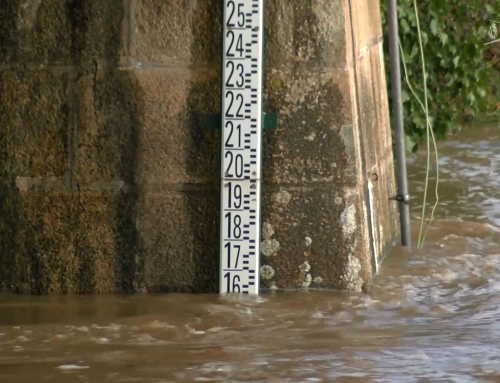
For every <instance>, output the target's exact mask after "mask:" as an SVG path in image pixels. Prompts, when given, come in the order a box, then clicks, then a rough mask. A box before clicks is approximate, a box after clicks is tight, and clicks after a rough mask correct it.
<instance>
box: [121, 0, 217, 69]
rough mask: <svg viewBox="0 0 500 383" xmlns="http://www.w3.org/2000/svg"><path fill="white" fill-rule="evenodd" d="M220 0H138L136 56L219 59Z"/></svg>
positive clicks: (134, 37)
mask: <svg viewBox="0 0 500 383" xmlns="http://www.w3.org/2000/svg"><path fill="white" fill-rule="evenodd" d="M221 5H222V3H221V2H220V1H214V0H205V1H192V0H189V1H185V0H170V1H155V0H141V1H136V2H134V4H133V7H132V25H131V31H132V36H131V47H130V54H131V55H132V56H133V57H136V58H138V59H143V60H149V61H168V60H180V61H191V62H219V61H220V56H221V53H220V52H221V31H222V28H221V22H220V21H221V19H222V16H221V8H222V7H221Z"/></svg>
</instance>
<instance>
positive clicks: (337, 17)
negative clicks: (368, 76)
mask: <svg viewBox="0 0 500 383" xmlns="http://www.w3.org/2000/svg"><path fill="white" fill-rule="evenodd" d="M344 3H345V1H344V0H333V1H324V0H306V1H304V0H276V1H266V2H265V7H266V9H265V16H264V18H265V36H264V38H265V44H266V46H265V58H266V67H268V68H279V67H280V66H282V65H283V64H286V63H293V62H295V63H300V62H303V61H306V62H310V63H311V65H313V66H314V65H321V66H328V67H339V68H342V67H345V65H346V50H345V39H346V35H347V34H348V33H350V31H348V30H346V23H345V20H346V17H348V14H346V10H347V8H346V7H345V6H344Z"/></svg>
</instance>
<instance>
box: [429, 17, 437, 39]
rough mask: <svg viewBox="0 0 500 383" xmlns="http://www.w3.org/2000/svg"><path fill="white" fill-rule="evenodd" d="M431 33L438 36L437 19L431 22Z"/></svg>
mask: <svg viewBox="0 0 500 383" xmlns="http://www.w3.org/2000/svg"><path fill="white" fill-rule="evenodd" d="M431 33H432V34H433V35H434V36H436V35H437V33H438V22H437V20H436V19H433V20H432V21H431Z"/></svg>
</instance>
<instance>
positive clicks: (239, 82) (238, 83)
mask: <svg viewBox="0 0 500 383" xmlns="http://www.w3.org/2000/svg"><path fill="white" fill-rule="evenodd" d="M228 68H230V72H229V76H228V78H227V81H226V86H227V87H228V88H234V87H235V85H234V84H232V83H231V78H232V77H233V74H234V63H233V62H232V61H228V62H227V64H226V69H228ZM236 70H237V71H238V72H239V73H238V76H239V79H238V80H237V81H236V86H237V87H238V88H242V87H243V85H245V77H244V74H245V72H244V70H245V69H244V68H243V64H238V65H236Z"/></svg>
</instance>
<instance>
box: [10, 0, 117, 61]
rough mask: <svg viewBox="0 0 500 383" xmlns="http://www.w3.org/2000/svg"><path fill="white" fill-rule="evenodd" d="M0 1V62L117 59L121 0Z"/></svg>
mask: <svg viewBox="0 0 500 383" xmlns="http://www.w3.org/2000/svg"><path fill="white" fill-rule="evenodd" d="M5 3H6V4H2V7H0V20H2V22H1V23H0V63H3V64H8V63H28V62H30V63H45V64H71V63H78V62H82V61H89V60H92V59H94V58H113V59H115V60H116V59H118V57H119V55H120V53H121V51H122V45H123V41H122V23H123V19H124V6H123V0H96V1H80V0H69V1H60V0H39V1H31V0H18V1H7V2H5Z"/></svg>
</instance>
